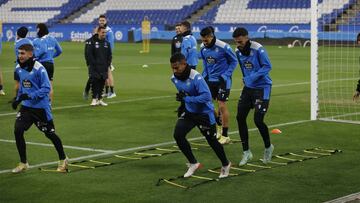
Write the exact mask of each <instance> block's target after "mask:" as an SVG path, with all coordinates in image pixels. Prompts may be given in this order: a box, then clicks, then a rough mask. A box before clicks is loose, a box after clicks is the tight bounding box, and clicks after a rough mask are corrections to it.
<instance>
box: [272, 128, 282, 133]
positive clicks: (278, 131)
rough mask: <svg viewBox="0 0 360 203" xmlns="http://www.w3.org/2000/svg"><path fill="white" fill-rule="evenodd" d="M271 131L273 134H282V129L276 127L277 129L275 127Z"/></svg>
mask: <svg viewBox="0 0 360 203" xmlns="http://www.w3.org/2000/svg"><path fill="white" fill-rule="evenodd" d="M271 133H272V134H280V133H281V130H280V129H277V128H275V129H273V130H272V131H271Z"/></svg>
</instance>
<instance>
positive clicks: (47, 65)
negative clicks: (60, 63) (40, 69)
mask: <svg viewBox="0 0 360 203" xmlns="http://www.w3.org/2000/svg"><path fill="white" fill-rule="evenodd" d="M41 64H42V65H43V66H44V68H45V69H46V72H47V74H48V76H49V80H50V81H53V78H54V64H53V63H50V62H41Z"/></svg>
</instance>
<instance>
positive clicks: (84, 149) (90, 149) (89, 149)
mask: <svg viewBox="0 0 360 203" xmlns="http://www.w3.org/2000/svg"><path fill="white" fill-rule="evenodd" d="M0 142H7V143H15V140H5V139H0ZM26 144H29V145H36V146H43V147H54V145H53V144H47V143H39V142H26ZM63 147H64V148H65V149H76V150H81V151H90V152H114V151H112V150H105V149H95V148H88V147H77V146H69V145H64V146H63Z"/></svg>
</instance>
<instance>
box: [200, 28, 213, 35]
mask: <svg viewBox="0 0 360 203" xmlns="http://www.w3.org/2000/svg"><path fill="white" fill-rule="evenodd" d="M214 31H215V30H214V28H213V27H212V26H208V27H205V28H203V29H202V30H201V32H200V36H201V37H205V36H209V35H210V36H214Z"/></svg>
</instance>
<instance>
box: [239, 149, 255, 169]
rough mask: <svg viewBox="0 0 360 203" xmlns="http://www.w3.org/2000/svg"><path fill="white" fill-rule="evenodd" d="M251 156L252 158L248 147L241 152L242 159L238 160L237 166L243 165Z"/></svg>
mask: <svg viewBox="0 0 360 203" xmlns="http://www.w3.org/2000/svg"><path fill="white" fill-rule="evenodd" d="M252 158H253V155H252V153H251V151H250V149H249V150H247V151H244V152H243V156H242V159H241V161H240V163H239V166H244V165H245V164H246V163H247V162H248V161H250V160H251V159H252Z"/></svg>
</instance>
